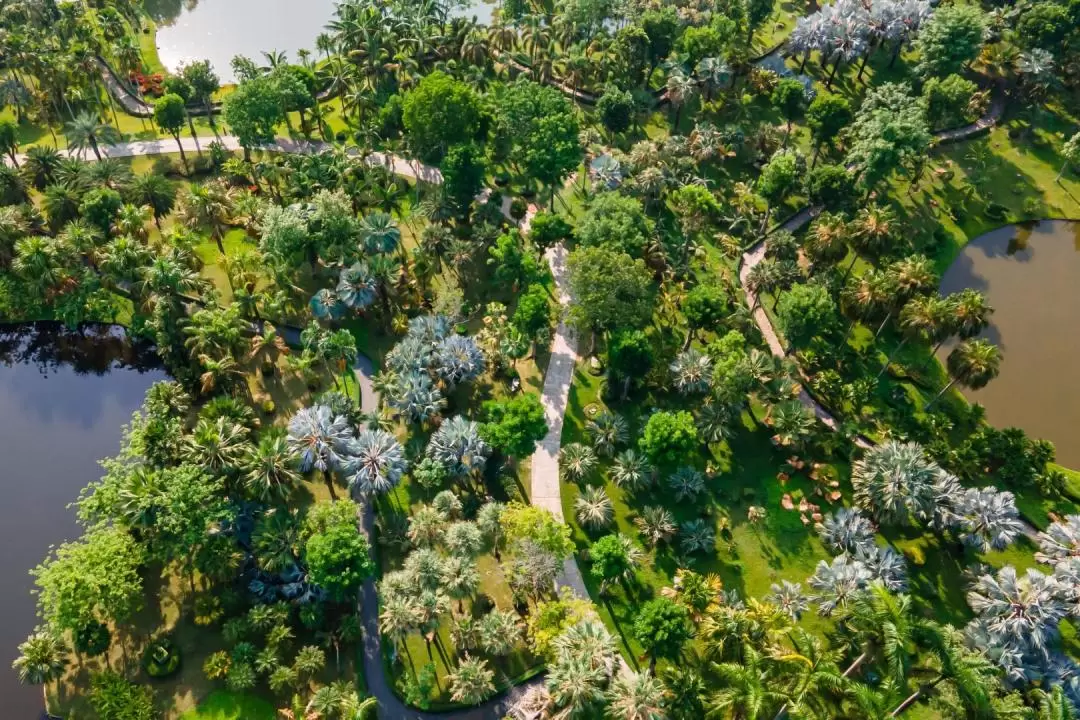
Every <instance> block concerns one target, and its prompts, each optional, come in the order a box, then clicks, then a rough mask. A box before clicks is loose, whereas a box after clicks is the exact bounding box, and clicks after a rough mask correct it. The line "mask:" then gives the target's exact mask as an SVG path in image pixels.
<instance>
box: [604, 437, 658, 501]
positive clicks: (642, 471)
mask: <svg viewBox="0 0 1080 720" xmlns="http://www.w3.org/2000/svg"><path fill="white" fill-rule="evenodd" d="M611 479H612V480H614V481H615V484H616V485H618V486H619V487H620V488H625V489H627V490H630V491H634V490H637V489H640V488H644V487H647V486H648V485H650V484H652V480H653V467H652V465H651V464H649V460H648V458H647V457H645V455H644V454H642V453H641V452H638V451H637V450H634V449H633V448H630V449H627V450H623V451H622V452H621V453H619V454H618V455H617V456H615V462H614V463H613V464H612V466H611Z"/></svg>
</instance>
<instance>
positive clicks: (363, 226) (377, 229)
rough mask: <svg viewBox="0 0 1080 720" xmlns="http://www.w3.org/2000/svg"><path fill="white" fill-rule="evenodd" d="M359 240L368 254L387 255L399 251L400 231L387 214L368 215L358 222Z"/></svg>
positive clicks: (374, 213)
mask: <svg viewBox="0 0 1080 720" xmlns="http://www.w3.org/2000/svg"><path fill="white" fill-rule="evenodd" d="M360 239H361V241H362V242H363V243H364V247H365V248H366V249H367V251H368V252H370V253H376V254H388V253H392V252H394V251H395V250H399V249H401V247H402V245H401V230H400V229H399V228H398V226H397V223H396V222H394V218H393V217H391V216H390V215H389V214H388V213H384V212H373V213H368V215H367V216H365V217H364V218H363V219H361V220H360Z"/></svg>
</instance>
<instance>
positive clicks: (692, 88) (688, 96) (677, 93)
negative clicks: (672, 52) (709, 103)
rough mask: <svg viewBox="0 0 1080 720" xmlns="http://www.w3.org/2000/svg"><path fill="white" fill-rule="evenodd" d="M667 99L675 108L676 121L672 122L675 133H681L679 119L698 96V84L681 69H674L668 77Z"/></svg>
mask: <svg viewBox="0 0 1080 720" xmlns="http://www.w3.org/2000/svg"><path fill="white" fill-rule="evenodd" d="M666 89H667V98H668V102H670V103H671V106H672V107H673V108H675V119H674V120H673V121H672V128H673V129H674V132H676V133H678V132H679V119H680V117H681V115H682V111H683V107H684V106H685V105H686V103H688V102H690V100H692V99H693V97H694V95H696V94H697V83H695V82H694V79H693V78H692V77H690V76H689V75H687V74H686V73H685V72H683V70H682V69H681V68H675V69H672V71H671V72H670V73H668V77H667V85H666Z"/></svg>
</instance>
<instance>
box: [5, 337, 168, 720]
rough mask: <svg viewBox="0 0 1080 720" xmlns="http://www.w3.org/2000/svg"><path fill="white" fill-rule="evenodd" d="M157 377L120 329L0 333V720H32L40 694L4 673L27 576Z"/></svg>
mask: <svg viewBox="0 0 1080 720" xmlns="http://www.w3.org/2000/svg"><path fill="white" fill-rule="evenodd" d="M166 377H167V376H166V374H165V372H164V371H163V370H162V369H161V368H160V364H159V363H158V360H157V356H156V354H155V353H154V352H153V349H152V348H150V347H147V346H145V345H133V344H132V343H130V342H128V341H127V339H126V338H125V336H124V334H123V331H122V329H120V328H115V327H110V326H104V325H97V326H86V327H84V328H80V329H79V330H75V331H70V330H67V329H65V328H63V327H62V326H59V325H56V324H52V323H31V324H22V325H0V457H2V458H3V460H2V463H3V464H2V467H3V470H2V471H0V484H2V486H3V487H2V490H3V503H2V504H0V577H3V578H4V579H5V582H4V587H3V591H2V592H0V698H3V701H4V702H3V705H4V709H3V711H2V712H0V716H2V717H4V718H12V719H13V720H32V719H35V720H36V718H38V717H40V714H41V692H40V690H39V689H38V688H26V687H21V686H20V685H19V683H18V679H17V678H16V677H15V673H14V672H13V671H12V670H11V669H10V667H11V660H12V659H14V657H15V654H16V652H15V647H16V645H18V643H19V642H21V641H22V640H23V639H25V637H26V635H27V634H28V633H29V632H30V631H31V630H32V629H33V627H34V625H35V622H36V617H35V614H34V609H35V601H34V598H33V596H31V594H30V589H31V587H32V585H33V583H32V579H31V578H30V576H29V574H28V571H29V570H30V568H32V567H34V566H35V565H37V563H39V562H40V561H41V560H42V559H43V558H44V557H45V554H46V553H47V552H48V549H49V546H50V545H56V544H59V543H61V542H63V541H65V540H70V539H72V538H74V537H76V536H77V535H78V534H79V528H78V526H77V524H76V523H75V517H74V513H73V511H72V510H70V509H69V508H68V507H67V506H68V504H69V503H71V502H72V501H74V500H75V499H76V498H77V497H78V495H79V490H80V489H82V488H83V487H84V486H85V485H86V484H87V483H89V482H90V481H91V480H95V479H97V478H98V477H100V474H101V471H100V468H99V467H98V464H97V461H98V460H100V459H101V458H103V457H106V456H109V455H113V454H115V453H116V451H117V450H118V449H119V442H120V435H121V427H122V426H123V425H124V424H125V423H127V422H128V421H129V420H130V419H131V413H132V412H133V411H134V410H136V409H137V408H138V407H139V406H140V405H141V404H142V401H143V396H144V395H145V394H146V390H147V388H149V387H150V385H151V384H152V383H154V382H156V381H157V380H163V379H165V378H166Z"/></svg>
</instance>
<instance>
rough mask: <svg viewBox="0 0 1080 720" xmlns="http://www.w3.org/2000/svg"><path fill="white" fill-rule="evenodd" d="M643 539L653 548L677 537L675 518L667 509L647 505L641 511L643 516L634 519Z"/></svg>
mask: <svg viewBox="0 0 1080 720" xmlns="http://www.w3.org/2000/svg"><path fill="white" fill-rule="evenodd" d="M634 524H635V525H636V526H637V529H638V532H639V533H640V534H641V538H642V539H643V540H644V541H645V542H646V543H647V544H648V545H651V546H654V547H655V546H656V545H659V544H660V543H661V542H669V541H670V540H671V538H673V537H675V532H676V530H677V528H676V526H675V516H674V515H672V514H671V511H669V510H668V509H667V508H664V507H659V506H656V505H646V506H645V507H644V508H642V509H641V514H640V515H639V516H638V517H636V518H634Z"/></svg>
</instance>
